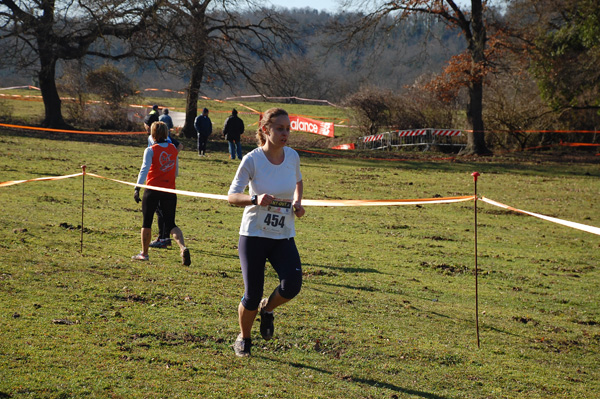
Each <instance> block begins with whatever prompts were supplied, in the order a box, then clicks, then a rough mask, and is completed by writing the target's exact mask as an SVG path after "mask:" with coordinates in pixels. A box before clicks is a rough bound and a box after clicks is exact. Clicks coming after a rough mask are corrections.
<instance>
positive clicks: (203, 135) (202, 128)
mask: <svg viewBox="0 0 600 399" xmlns="http://www.w3.org/2000/svg"><path fill="white" fill-rule="evenodd" d="M194 127H195V128H196V132H197V133H198V155H199V156H201V157H203V156H205V155H206V143H207V142H208V136H210V135H211V134H212V122H211V120H210V118H209V117H208V108H204V109H203V110H202V115H198V116H197V117H196V120H195V121H194Z"/></svg>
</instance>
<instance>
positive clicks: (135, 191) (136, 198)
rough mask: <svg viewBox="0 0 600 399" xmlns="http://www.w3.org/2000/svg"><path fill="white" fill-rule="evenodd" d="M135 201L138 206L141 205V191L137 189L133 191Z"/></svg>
mask: <svg viewBox="0 0 600 399" xmlns="http://www.w3.org/2000/svg"><path fill="white" fill-rule="evenodd" d="M133 199H134V200H135V202H137V203H138V204H139V203H140V201H141V199H140V189H139V188H137V187H136V189H135V190H134V191H133Z"/></svg>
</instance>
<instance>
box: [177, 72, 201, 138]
mask: <svg viewBox="0 0 600 399" xmlns="http://www.w3.org/2000/svg"><path fill="white" fill-rule="evenodd" d="M203 74H204V62H199V63H197V64H196V65H194V68H193V69H192V76H191V78H190V84H189V85H188V90H187V98H186V100H185V123H184V124H183V128H182V129H181V131H182V134H183V135H184V136H185V137H188V138H194V137H196V135H197V133H196V128H195V127H194V121H195V120H196V116H198V93H199V91H200V85H201V84H202V75H203Z"/></svg>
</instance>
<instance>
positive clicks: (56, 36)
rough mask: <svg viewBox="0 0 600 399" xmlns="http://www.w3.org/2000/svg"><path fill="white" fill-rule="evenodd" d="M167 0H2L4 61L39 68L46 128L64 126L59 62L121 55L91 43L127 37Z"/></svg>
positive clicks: (0, 23) (0, 4) (1, 39)
mask: <svg viewBox="0 0 600 399" xmlns="http://www.w3.org/2000/svg"><path fill="white" fill-rule="evenodd" d="M162 1H163V0H125V1H123V0H62V1H61V0H0V32H2V36H0V41H1V42H2V43H3V45H4V46H3V49H4V50H5V53H4V57H3V58H4V59H8V60H11V61H15V62H17V64H18V66H19V67H20V68H33V69H36V70H37V77H38V80H39V85H40V89H41V92H42V98H43V101H44V107H45V118H44V121H43V122H42V125H43V126H45V127H53V128H60V127H65V126H67V124H66V123H65V121H64V119H63V116H62V109H61V100H60V97H59V95H58V90H57V87H56V67H57V62H58V61H59V60H76V59H81V58H83V57H85V56H86V55H87V54H94V55H100V56H112V57H119V56H123V55H124V53H127V52H130V51H129V50H128V49H127V48H126V47H125V48H123V52H122V53H121V54H119V55H116V54H111V50H114V49H111V48H105V49H104V50H105V51H99V48H96V49H92V45H93V44H94V43H95V42H97V41H98V39H100V38H107V37H110V36H113V37H117V38H128V37H130V36H131V35H132V33H133V32H135V31H139V30H142V29H144V28H145V24H146V23H147V21H148V20H149V19H150V18H151V16H152V15H153V13H154V12H155V11H156V8H157V6H158V5H159V4H160V3H161V2H162Z"/></svg>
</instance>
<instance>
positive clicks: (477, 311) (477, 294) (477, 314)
mask: <svg viewBox="0 0 600 399" xmlns="http://www.w3.org/2000/svg"><path fill="white" fill-rule="evenodd" d="M471 176H473V182H474V183H475V201H474V208H475V330H476V332H477V347H478V348H479V285H478V283H477V275H478V270H477V178H478V177H479V173H478V172H473V173H471Z"/></svg>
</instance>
